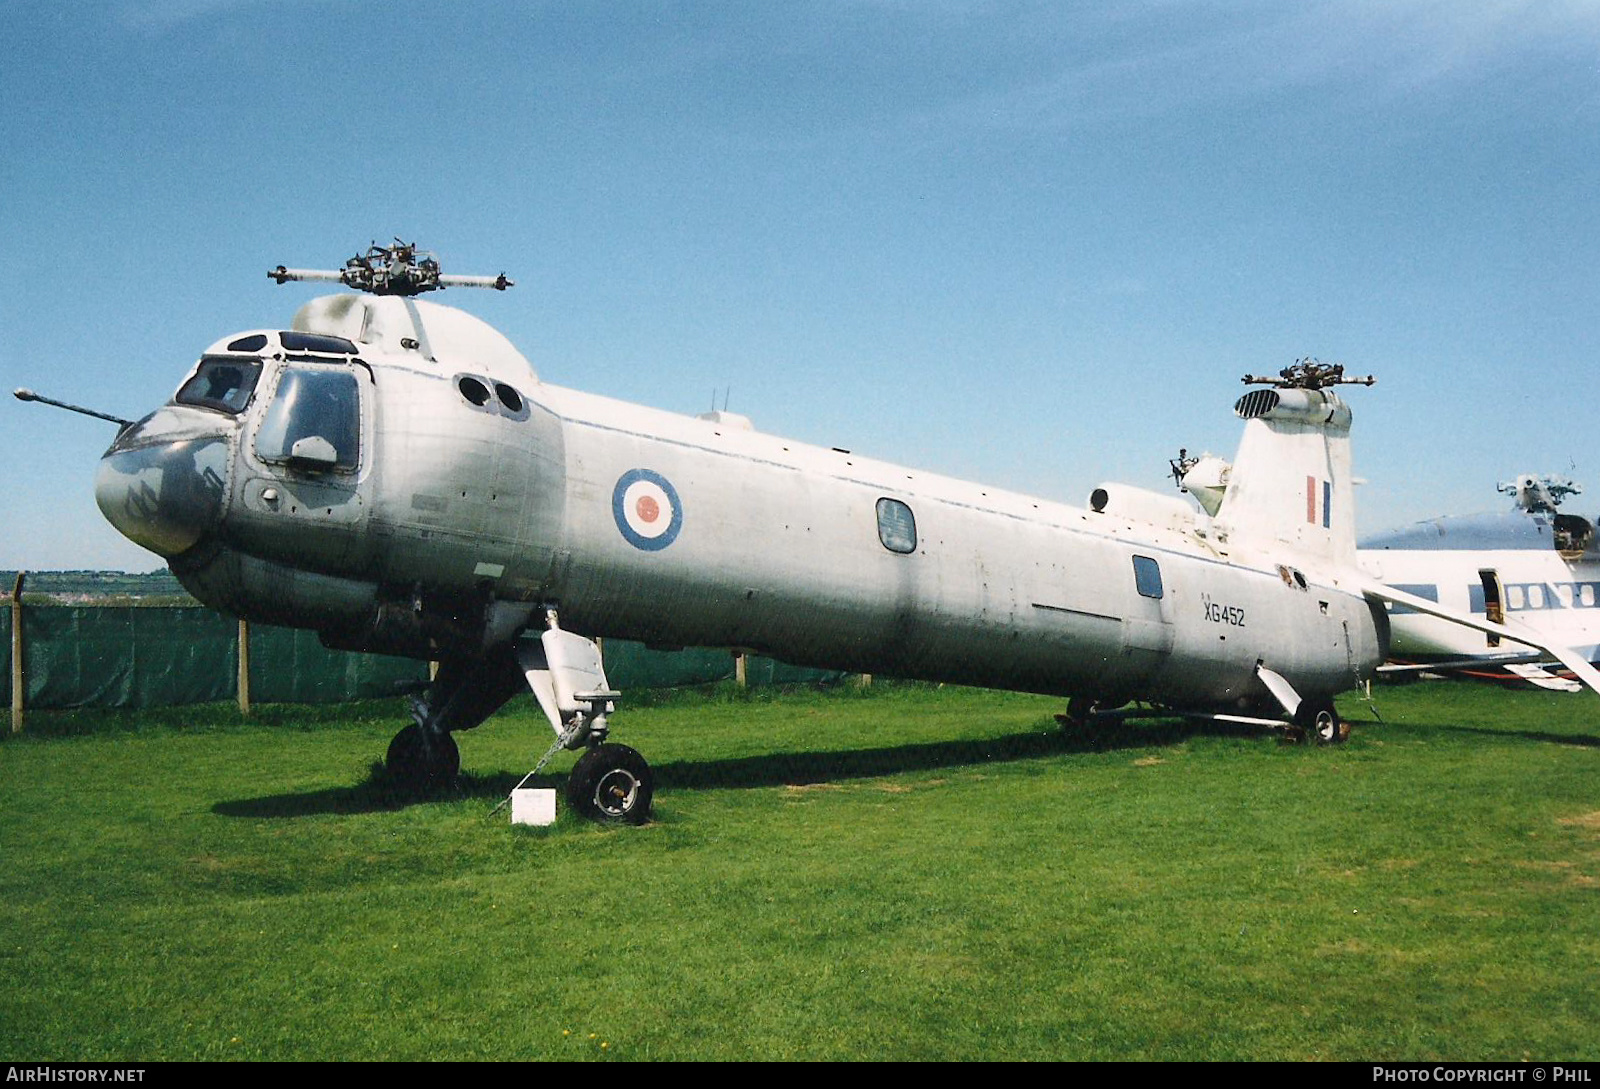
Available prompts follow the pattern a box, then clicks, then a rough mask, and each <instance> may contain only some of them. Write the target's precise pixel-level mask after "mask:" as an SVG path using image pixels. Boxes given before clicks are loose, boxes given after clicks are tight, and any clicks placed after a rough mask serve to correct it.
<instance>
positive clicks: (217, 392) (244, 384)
mask: <svg viewBox="0 0 1600 1089" xmlns="http://www.w3.org/2000/svg"><path fill="white" fill-rule="evenodd" d="M260 377H261V362H260V360H256V359H239V358H233V357H231V356H215V355H213V356H206V357H205V358H204V359H202V360H200V366H199V368H198V369H196V371H195V372H194V377H193V378H190V379H189V380H188V381H187V382H185V383H184V384H183V388H182V389H180V390H179V391H178V395H177V396H176V397H174V398H173V400H174V401H176V402H177V403H178V404H180V405H195V406H197V407H199V408H212V409H216V410H217V411H218V412H226V413H228V414H229V415H230V416H237V415H238V414H239V413H241V412H243V411H244V410H245V406H246V405H248V404H249V403H250V395H251V394H252V393H254V392H255V389H256V381H257V380H258V379H259V378H260Z"/></svg>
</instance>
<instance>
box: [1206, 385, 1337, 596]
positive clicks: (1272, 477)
mask: <svg viewBox="0 0 1600 1089" xmlns="http://www.w3.org/2000/svg"><path fill="white" fill-rule="evenodd" d="M1233 411H1234V412H1235V413H1237V414H1238V415H1239V417H1240V418H1241V419H1243V420H1245V421H1246V423H1245V425H1244V438H1243V439H1242V440H1241V441H1240V443H1239V453H1238V456H1237V457H1236V458H1234V461H1233V473H1232V475H1231V477H1230V478H1229V481H1228V490H1227V494H1226V496H1225V497H1224V498H1223V500H1222V505H1221V507H1220V508H1218V510H1217V514H1216V517H1215V518H1214V519H1213V520H1212V525H1213V526H1214V527H1215V532H1216V533H1217V535H1218V536H1219V537H1220V538H1222V539H1224V540H1226V541H1227V543H1228V545H1229V546H1230V548H1232V549H1234V550H1238V549H1264V550H1269V551H1277V552H1283V551H1285V546H1288V549H1289V550H1292V552H1293V553H1294V554H1297V555H1300V556H1304V557H1305V558H1306V559H1307V560H1324V561H1329V562H1331V563H1334V564H1337V565H1341V566H1348V567H1352V568H1353V567H1354V566H1355V562H1356V524H1355V504H1354V495H1353V488H1352V485H1351V480H1350V409H1349V406H1347V405H1346V404H1345V403H1344V402H1343V401H1341V400H1340V399H1339V398H1338V397H1337V396H1335V395H1334V394H1333V393H1332V392H1331V391H1329V390H1325V389H1301V388H1284V389H1257V390H1251V391H1250V392H1249V393H1247V394H1245V395H1244V396H1243V397H1241V398H1239V400H1238V402H1237V403H1236V404H1235V405H1234V406H1233Z"/></svg>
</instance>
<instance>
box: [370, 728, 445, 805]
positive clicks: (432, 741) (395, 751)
mask: <svg viewBox="0 0 1600 1089" xmlns="http://www.w3.org/2000/svg"><path fill="white" fill-rule="evenodd" d="M384 767H385V768H387V769H388V772H389V781H390V782H392V783H393V784H394V785H395V786H396V787H398V788H399V789H401V790H403V791H405V792H406V793H408V794H427V793H431V792H432V791H435V790H438V789H440V788H441V787H447V786H450V785H451V784H452V783H454V782H455V781H456V775H457V774H458V773H459V772H460V771H461V750H460V749H458V748H456V739H455V738H453V737H451V736H450V735H449V734H447V733H431V732H429V731H427V730H424V729H423V728H422V727H421V726H418V725H416V724H415V723H413V724H412V725H410V726H407V727H406V728H405V729H403V730H401V731H400V732H399V733H397V734H395V735H394V740H393V741H391V742H389V755H388V757H387V759H385V760H384Z"/></svg>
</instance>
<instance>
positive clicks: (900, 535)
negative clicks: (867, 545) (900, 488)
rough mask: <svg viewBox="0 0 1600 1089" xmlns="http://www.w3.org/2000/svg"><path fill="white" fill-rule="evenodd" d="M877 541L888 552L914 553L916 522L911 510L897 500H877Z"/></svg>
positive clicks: (915, 547)
mask: <svg viewBox="0 0 1600 1089" xmlns="http://www.w3.org/2000/svg"><path fill="white" fill-rule="evenodd" d="M878 540H880V541H882V542H883V547H884V548H887V549H888V550H889V551H890V552H899V553H902V554H904V553H910V552H915V551H916V550H917V520H916V518H914V517H913V516H912V514H911V508H910V507H908V506H906V505H905V504H904V503H902V502H900V500H898V499H880V500H878Z"/></svg>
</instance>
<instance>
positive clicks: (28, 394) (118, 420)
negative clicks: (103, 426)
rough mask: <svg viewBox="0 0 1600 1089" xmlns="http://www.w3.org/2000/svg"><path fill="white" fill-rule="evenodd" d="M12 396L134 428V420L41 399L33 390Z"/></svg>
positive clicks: (20, 390) (19, 391) (14, 393)
mask: <svg viewBox="0 0 1600 1089" xmlns="http://www.w3.org/2000/svg"><path fill="white" fill-rule="evenodd" d="M11 395H12V396H13V397H15V398H16V399H17V400H19V401H38V402H39V403H40V404H41V405H54V406H55V407H56V408H64V409H66V410H67V411H68V412H81V413H83V415H85V416H93V417H94V418H95V419H97V420H106V421H108V422H110V423H114V424H118V425H119V426H121V427H124V428H128V427H132V426H133V421H132V420H124V419H123V418H122V417H121V416H113V415H111V413H109V412H96V411H95V410H94V409H92V408H84V407H83V406H82V405H69V404H67V402H65V401H57V400H53V399H52V398H49V397H41V396H39V395H38V394H37V393H35V392H33V390H31V389H17V390H12V391H11Z"/></svg>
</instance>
